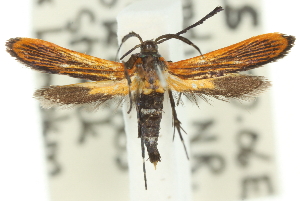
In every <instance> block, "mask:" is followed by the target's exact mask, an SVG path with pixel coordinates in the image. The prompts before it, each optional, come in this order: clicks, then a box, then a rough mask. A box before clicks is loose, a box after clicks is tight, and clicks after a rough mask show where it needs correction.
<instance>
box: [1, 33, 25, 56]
mask: <svg viewBox="0 0 300 201" xmlns="http://www.w3.org/2000/svg"><path fill="white" fill-rule="evenodd" d="M21 39H22V38H20V37H17V38H10V39H8V40H7V41H6V43H5V45H6V51H7V52H8V53H9V54H10V55H11V56H12V57H16V58H18V55H17V53H16V52H15V51H14V47H13V46H14V44H15V43H17V42H18V41H20V40H21Z"/></svg>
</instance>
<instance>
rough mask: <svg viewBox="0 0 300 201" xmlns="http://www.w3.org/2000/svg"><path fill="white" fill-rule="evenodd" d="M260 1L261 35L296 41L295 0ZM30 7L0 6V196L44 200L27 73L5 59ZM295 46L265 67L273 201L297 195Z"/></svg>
mask: <svg viewBox="0 0 300 201" xmlns="http://www.w3.org/2000/svg"><path fill="white" fill-rule="evenodd" d="M263 3H264V12H265V13H264V18H263V19H264V23H265V33H268V32H281V33H286V34H289V35H294V36H296V38H299V40H300V28H299V19H300V14H299V9H298V2H297V1H295V0H294V1H293V0H285V1H274V0H273V1H272V0H265V1H263ZM30 5H31V2H30V1H29V0H10V1H5V3H2V5H1V7H0V9H1V10H0V15H1V18H0V20H1V32H0V44H1V45H0V54H1V56H0V58H1V60H0V61H1V71H0V72H1V75H2V76H1V85H0V86H1V100H0V101H1V106H2V108H1V117H2V118H1V123H0V125H1V127H0V149H1V150H0V159H1V163H0V187H1V190H0V192H1V193H0V200H33V201H35V200H39V201H44V200H48V194H47V190H46V189H47V182H46V179H47V178H46V169H45V165H44V163H43V162H44V161H43V160H44V153H43V151H41V150H43V148H42V147H43V140H42V136H41V134H40V133H41V124H40V122H39V117H38V113H37V112H38V107H37V106H38V103H37V102H36V101H35V100H34V99H32V97H31V94H33V91H34V78H33V73H32V72H31V71H30V70H28V69H26V68H25V67H22V66H21V65H20V64H18V63H17V62H15V61H14V59H12V58H10V56H9V55H8V54H7V53H6V52H5V47H4V44H5V41H6V40H7V39H9V38H12V37H17V36H22V37H30ZM297 44H298V41H296V45H295V47H294V48H293V49H292V51H291V53H290V54H289V56H287V57H286V58H284V62H280V63H275V64H272V70H270V72H271V77H270V78H269V79H270V80H272V83H273V87H272V89H271V90H272V97H273V100H272V101H273V108H274V110H273V113H274V129H275V134H276V146H277V153H278V165H279V170H280V179H281V180H280V181H281V187H282V194H281V195H280V196H279V197H275V198H269V199H268V200H274V201H275V200H276V201H277V200H278V201H279V200H297V199H299V198H300V195H299V190H298V189H299V181H300V156H299V155H300V135H299V134H300V131H299V128H298V124H299V123H298V121H299V111H300V109H299V104H298V100H299V95H298V93H299V88H298V87H299V86H300V83H299V78H298V77H299V74H300V70H299V67H300V64H299V60H298V59H299V55H300V48H299V47H298V46H297ZM283 63H284V65H283ZM264 200H266V199H264Z"/></svg>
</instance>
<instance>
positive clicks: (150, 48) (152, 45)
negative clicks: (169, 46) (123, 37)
mask: <svg viewBox="0 0 300 201" xmlns="http://www.w3.org/2000/svg"><path fill="white" fill-rule="evenodd" d="M157 52H158V46H157V44H156V42H155V41H152V40H147V41H145V42H143V43H142V44H141V53H157Z"/></svg>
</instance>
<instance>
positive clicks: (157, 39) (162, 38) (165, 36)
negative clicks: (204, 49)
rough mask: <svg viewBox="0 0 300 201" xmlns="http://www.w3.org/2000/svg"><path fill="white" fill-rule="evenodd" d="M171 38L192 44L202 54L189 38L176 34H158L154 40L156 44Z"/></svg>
mask: <svg viewBox="0 0 300 201" xmlns="http://www.w3.org/2000/svg"><path fill="white" fill-rule="evenodd" d="M172 38H175V39H178V40H181V41H182V42H185V43H186V44H188V45H191V46H193V47H194V48H195V49H196V50H197V51H198V52H199V53H200V54H201V55H202V53H201V51H200V49H199V48H198V47H197V46H196V45H195V44H194V43H193V42H192V41H190V40H189V39H187V38H185V37H183V36H179V35H177V34H165V35H162V36H159V37H158V38H156V39H155V42H156V43H157V44H160V43H163V42H165V41H167V40H169V39H172Z"/></svg>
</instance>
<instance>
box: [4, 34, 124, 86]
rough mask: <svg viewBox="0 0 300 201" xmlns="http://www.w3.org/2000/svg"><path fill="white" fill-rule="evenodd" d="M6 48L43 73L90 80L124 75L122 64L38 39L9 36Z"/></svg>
mask: <svg viewBox="0 0 300 201" xmlns="http://www.w3.org/2000/svg"><path fill="white" fill-rule="evenodd" d="M7 51H8V52H9V53H10V54H11V55H12V56H13V57H16V58H17V59H18V60H19V61H21V62H22V63H24V64H25V65H26V66H28V67H30V68H32V69H34V70H38V71H42V72H45V73H52V74H63V75H69V76H71V77H75V78H82V79H88V80H93V81H100V80H120V79H123V78H124V66H123V64H122V63H119V62H114V61H109V60H105V59H100V58H97V57H93V56H89V55H86V54H82V53H79V52H75V51H72V50H69V49H66V48H63V47H60V46H58V45H55V44H53V43H50V42H47V41H44V40H40V39H32V38H12V39H10V40H9V41H8V42H7Z"/></svg>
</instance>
